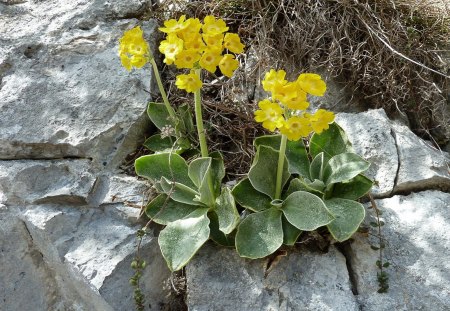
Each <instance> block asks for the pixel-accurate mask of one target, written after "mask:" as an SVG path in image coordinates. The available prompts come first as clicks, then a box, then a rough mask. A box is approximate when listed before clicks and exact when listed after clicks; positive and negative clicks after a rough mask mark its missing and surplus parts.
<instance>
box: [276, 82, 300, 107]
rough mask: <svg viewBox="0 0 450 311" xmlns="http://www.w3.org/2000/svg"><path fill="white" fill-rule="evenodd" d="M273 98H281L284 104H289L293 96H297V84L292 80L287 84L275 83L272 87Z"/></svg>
mask: <svg viewBox="0 0 450 311" xmlns="http://www.w3.org/2000/svg"><path fill="white" fill-rule="evenodd" d="M272 97H273V99H277V100H279V101H280V102H281V103H282V104H283V105H287V104H286V103H287V102H289V101H290V100H291V99H292V98H294V97H297V85H296V84H295V83H292V82H288V83H286V84H284V85H283V84H281V83H275V84H274V86H273V88H272Z"/></svg>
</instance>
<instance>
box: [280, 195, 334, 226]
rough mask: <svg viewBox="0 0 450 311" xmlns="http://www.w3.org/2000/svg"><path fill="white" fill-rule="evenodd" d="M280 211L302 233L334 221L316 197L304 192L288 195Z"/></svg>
mask: <svg viewBox="0 0 450 311" xmlns="http://www.w3.org/2000/svg"><path fill="white" fill-rule="evenodd" d="M281 209H282V211H283V213H284V216H286V219H287V220H288V221H289V222H290V223H291V224H293V225H294V226H295V227H297V228H298V229H300V230H303V231H312V230H315V229H317V228H319V227H321V226H325V225H327V224H329V223H330V222H331V221H333V219H334V217H333V215H332V214H331V213H330V212H329V211H328V209H327V207H326V206H325V204H324V203H323V201H322V200H321V199H320V198H319V197H318V196H316V195H314V194H312V193H309V192H305V191H297V192H294V193H292V194H290V195H289V196H288V197H287V198H286V200H284V202H283V206H282V208H281Z"/></svg>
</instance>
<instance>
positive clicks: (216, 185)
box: [209, 151, 225, 198]
mask: <svg viewBox="0 0 450 311" xmlns="http://www.w3.org/2000/svg"><path fill="white" fill-rule="evenodd" d="M209 156H210V157H211V159H212V161H211V168H210V170H211V178H212V184H213V193H214V197H215V198H216V197H217V196H219V195H220V192H221V189H222V179H223V178H224V177H225V165H224V163H223V158H222V154H220V152H217V151H215V152H211V153H210V154H209Z"/></svg>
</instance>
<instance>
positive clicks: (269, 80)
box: [262, 69, 287, 92]
mask: <svg viewBox="0 0 450 311" xmlns="http://www.w3.org/2000/svg"><path fill="white" fill-rule="evenodd" d="M285 76H286V71H284V70H279V71H276V70H274V69H270V71H269V72H267V73H266V75H265V76H264V80H262V85H263V89H264V91H266V92H273V90H274V87H275V86H277V85H285V84H286V83H287V81H286V80H285V79H284V77H285Z"/></svg>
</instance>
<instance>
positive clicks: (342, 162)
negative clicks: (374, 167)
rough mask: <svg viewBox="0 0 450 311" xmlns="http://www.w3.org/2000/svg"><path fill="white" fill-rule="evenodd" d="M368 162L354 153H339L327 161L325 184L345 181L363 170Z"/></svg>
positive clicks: (366, 167)
mask: <svg viewBox="0 0 450 311" xmlns="http://www.w3.org/2000/svg"><path fill="white" fill-rule="evenodd" d="M369 166H370V163H369V162H367V161H366V160H364V159H363V158H361V157H360V156H359V155H357V154H355V153H341V154H338V155H337V156H334V157H332V158H331V159H330V161H328V164H327V166H326V167H325V172H324V180H326V181H325V183H326V184H327V185H329V184H335V183H338V182H342V181H347V180H350V179H352V178H353V177H355V176H357V175H358V174H359V173H362V172H364V171H365V170H367V169H368V168H369Z"/></svg>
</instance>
